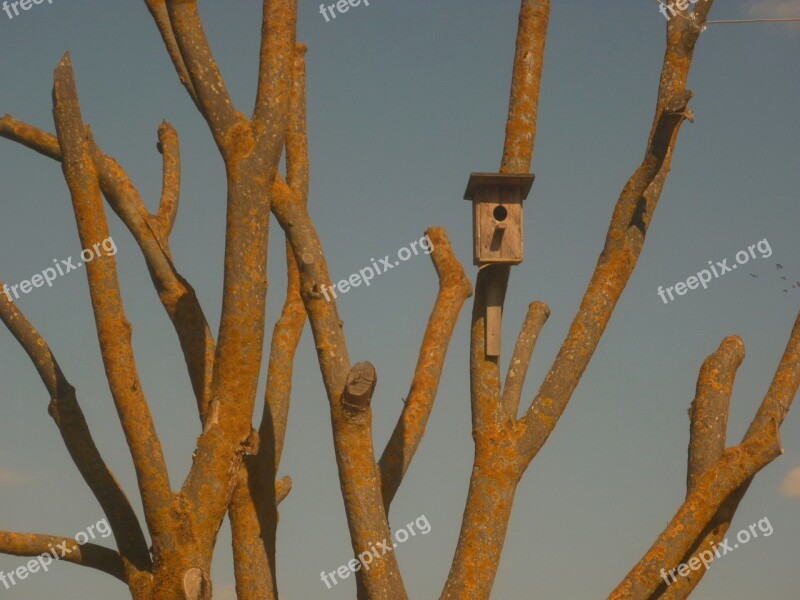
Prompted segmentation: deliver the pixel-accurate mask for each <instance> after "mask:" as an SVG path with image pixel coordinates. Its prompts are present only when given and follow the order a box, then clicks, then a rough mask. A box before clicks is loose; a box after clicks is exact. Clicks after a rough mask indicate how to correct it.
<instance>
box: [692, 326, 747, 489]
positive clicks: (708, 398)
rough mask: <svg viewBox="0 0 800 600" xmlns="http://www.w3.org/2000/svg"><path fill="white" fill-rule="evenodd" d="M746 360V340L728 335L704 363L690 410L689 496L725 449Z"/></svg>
mask: <svg viewBox="0 0 800 600" xmlns="http://www.w3.org/2000/svg"><path fill="white" fill-rule="evenodd" d="M742 360H744V343H743V342H742V340H741V339H740V338H739V337H737V336H731V337H728V338H725V339H724V340H723V341H722V343H721V344H720V346H719V348H718V349H717V350H716V351H715V352H714V353H712V354H711V355H710V356H709V357H708V358H707V359H706V360H705V362H704V363H703V366H702V368H701V369H700V374H699V375H698V377H697V391H696V393H695V397H694V401H692V406H691V408H690V409H689V422H690V436H689V464H688V467H687V471H686V494H687V496H688V495H689V494H691V492H692V491H693V490H694V489H695V487H696V486H697V481H698V480H699V479H700V478H701V477H702V476H703V474H704V473H705V472H706V471H707V470H708V469H710V468H711V467H712V466H713V464H714V463H715V462H717V460H719V457H720V456H722V453H723V452H724V451H725V440H726V437H727V431H728V409H729V408H730V402H731V394H732V393H733V383H734V379H735V377H736V370H737V369H738V368H739V365H741V364H742Z"/></svg>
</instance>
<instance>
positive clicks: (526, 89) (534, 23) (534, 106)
mask: <svg viewBox="0 0 800 600" xmlns="http://www.w3.org/2000/svg"><path fill="white" fill-rule="evenodd" d="M549 20H550V0H522V5H521V7H520V11H519V27H518V28H517V48H516V53H515V56H514V71H513V74H512V77H511V95H510V98H509V102H508V118H507V119H506V137H505V145H504V147H503V160H502V163H501V165H500V172H501V173H527V172H528V171H530V168H531V160H532V159H533V148H534V145H535V143H536V117H537V115H538V112H539V89H540V85H541V81H542V67H543V65H544V46H545V42H546V40H547V24H548V22H549Z"/></svg>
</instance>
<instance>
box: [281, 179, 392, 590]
mask: <svg viewBox="0 0 800 600" xmlns="http://www.w3.org/2000/svg"><path fill="white" fill-rule="evenodd" d="M272 210H273V212H274V214H275V216H276V217H277V219H278V222H279V223H280V225H281V228H282V229H283V231H284V233H285V234H286V237H287V239H288V240H289V242H290V244H291V246H292V250H293V251H294V254H295V256H296V257H297V259H298V267H299V268H300V292H301V295H302V298H303V304H304V306H305V308H306V314H307V315H308V319H309V323H310V325H311V331H312V333H313V335H314V343H315V346H316V348H317V357H318V360H319V365H320V371H321V373H322V380H323V383H324V385H325V390H326V393H327V396H328V401H329V404H330V408H331V423H332V426H333V439H334V449H335V451H336V460H337V464H338V465H339V480H340V483H341V486H342V491H343V496H344V499H345V509H346V513H347V515H348V520H349V525H350V537H351V540H352V544H353V551H354V553H355V554H356V555H357V554H360V553H362V552H366V551H368V549H369V546H370V544H374V543H376V542H378V541H381V540H383V539H384V538H386V539H388V536H389V524H388V519H387V518H386V513H385V511H384V510H383V502H382V499H381V493H380V484H379V483H378V471H377V467H376V465H375V462H374V456H373V454H372V439H371V437H369V436H371V432H370V431H369V430H365V429H364V428H363V427H355V428H354V427H353V423H352V418H353V416H352V411H350V410H349V409H346V408H345V407H344V405H343V402H342V397H343V394H344V389H345V383H346V380H347V377H348V374H349V373H350V358H349V356H348V351H347V343H346V341H345V337H344V332H343V330H342V321H341V320H340V318H339V314H338V311H337V309H336V302H335V301H331V302H328V301H326V300H325V298H324V296H323V293H322V287H323V286H329V285H330V276H329V275H328V267H327V263H326V261H325V254H324V252H323V251H322V245H321V243H320V240H319V236H318V235H317V232H316V229H315V227H314V224H313V222H312V221H311V218H310V216H309V214H308V211H307V208H306V206H305V205H304V204H302V203H301V202H298V201H296V198H295V197H294V195H293V194H292V191H291V190H290V189H289V186H288V185H286V183H285V182H284V181H283V180H282V178H280V177H277V178H276V180H275V184H274V185H273V189H272ZM367 452H368V453H367ZM365 453H366V454H365ZM367 459H369V460H371V461H372V466H371V467H369V465H368V463H367V464H365V466H364V467H363V468H364V469H365V470H361V471H358V470H347V469H351V467H347V465H358V464H362V463H361V461H365V460H367ZM365 483H369V485H370V486H371V487H372V488H373V489H371V490H370V492H369V493H368V494H366V495H363V496H359V495H357V494H353V493H352V492H350V491H349V490H352V489H354V488H355V487H357V486H358V485H363V484H365ZM374 498H377V501H378V503H379V506H380V511H378V512H375V510H374V506H373V505H372V504H371V503H372V502H373V500H374ZM365 516H369V518H370V519H371V520H372V521H371V522H370V523H369V524H367V525H365V526H361V525H359V524H357V523H354V522H352V520H351V519H354V518H359V519H361V518H363V517H365ZM375 533H378V534H380V535H378V537H377V538H376V537H375V535H374V534H375ZM382 565H383V566H384V567H385V568H381V569H370V571H369V572H368V573H366V574H365V573H364V571H363V570H361V571H358V573H357V576H358V578H359V579H358V583H359V586H360V589H361V590H362V592H361V593H362V597H363V594H364V593H366V591H363V590H364V588H363V587H361V586H364V585H366V586H368V591H370V593H374V594H376V595H372V596H367V597H369V598H397V597H399V598H403V597H405V592H404V591H403V588H402V582H401V580H400V576H399V571H398V569H397V561H396V558H395V555H394V553H391V554H387V555H386V556H385V557H383V560H382ZM365 575H368V578H367V577H365ZM398 583H399V585H398ZM385 590H396V591H394V592H392V593H394V594H397V595H395V596H387V595H381V594H385V593H388V592H385Z"/></svg>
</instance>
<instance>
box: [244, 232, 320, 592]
mask: <svg viewBox="0 0 800 600" xmlns="http://www.w3.org/2000/svg"><path fill="white" fill-rule="evenodd" d="M286 263H287V264H286V268H287V274H288V282H287V289H286V300H285V302H284V305H283V310H282V311H281V316H280V318H279V319H278V321H277V323H276V324H275V329H274V330H273V334H272V344H271V348H270V356H269V368H268V372H267V388H266V393H265V398H264V404H265V406H264V413H263V416H262V419H261V425H260V427H259V430H258V437H259V447H258V452H256V454H255V456H252V457H251V456H248V457H246V458H245V462H244V467H243V468H242V470H241V472H240V478H239V481H238V483H237V485H236V488H235V489H234V492H233V497H232V501H231V506H230V509H229V510H230V520H231V530H232V534H233V542H234V543H233V553H234V573H235V575H236V590H237V597H238V598H239V599H240V600H251V599H252V600H263V599H264V598H270V599H272V598H277V597H278V588H277V582H276V577H275V541H276V534H277V527H278V505H279V504H280V502H281V501H282V500H283V499H284V498H285V496H286V494H288V493H289V489H290V488H291V479H289V478H283V479H281V480H280V481H278V482H276V481H275V479H276V475H277V471H278V466H279V465H280V460H281V454H282V452H283V443H284V439H285V436H286V423H287V419H288V415H289V401H290V399H291V393H292V372H293V365H294V355H295V351H296V349H297V344H298V343H299V341H300V336H301V334H302V332H303V325H304V324H305V318H306V311H305V308H304V307H303V300H302V298H301V297H300V276H299V273H298V270H297V263H296V261H295V258H294V254H293V253H292V249H291V246H289V243H288V242H286Z"/></svg>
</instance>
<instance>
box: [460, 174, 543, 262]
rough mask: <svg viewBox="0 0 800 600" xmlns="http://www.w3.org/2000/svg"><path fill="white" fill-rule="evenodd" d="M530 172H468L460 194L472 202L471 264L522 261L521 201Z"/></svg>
mask: <svg viewBox="0 0 800 600" xmlns="http://www.w3.org/2000/svg"><path fill="white" fill-rule="evenodd" d="M533 178H534V176H533V175H532V174H530V173H472V174H471V175H470V177H469V183H468V184H467V191H466V192H464V199H465V200H472V235H473V238H474V248H473V264H475V265H478V266H482V265H488V264H494V263H506V264H512V265H516V264H519V263H521V262H522V259H523V251H522V242H523V237H522V202H523V200H525V199H526V198H527V197H528V192H530V190H531V186H532V185H533Z"/></svg>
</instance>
